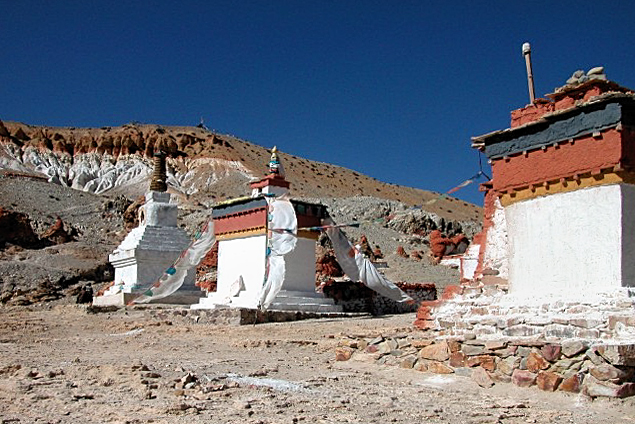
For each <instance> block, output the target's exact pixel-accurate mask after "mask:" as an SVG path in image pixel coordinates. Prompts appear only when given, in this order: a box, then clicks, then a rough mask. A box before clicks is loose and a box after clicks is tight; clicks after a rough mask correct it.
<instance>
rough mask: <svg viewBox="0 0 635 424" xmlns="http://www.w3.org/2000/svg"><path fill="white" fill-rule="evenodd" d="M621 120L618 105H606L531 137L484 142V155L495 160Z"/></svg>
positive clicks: (578, 135)
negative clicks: (491, 142) (490, 142)
mask: <svg viewBox="0 0 635 424" xmlns="http://www.w3.org/2000/svg"><path fill="white" fill-rule="evenodd" d="M621 120H622V105H621V104H619V103H608V104H606V105H605V106H604V107H603V108H601V109H597V110H593V111H581V112H580V113H579V114H577V115H575V116H572V117H570V118H567V119H563V120H560V121H555V122H551V123H548V124H547V126H546V127H542V128H540V129H537V131H535V132H533V133H531V134H524V135H522V136H519V137H515V138H513V139H511V140H500V141H497V142H494V143H493V144H489V145H487V142H486V146H485V154H486V155H487V157H488V158H489V159H498V158H501V157H504V156H509V155H513V154H515V153H522V152H524V151H526V150H533V149H538V148H541V147H542V146H548V145H551V144H553V143H557V142H561V141H565V140H568V139H570V138H575V137H580V136H582V135H585V134H591V133H593V132H596V131H601V130H603V129H606V128H610V127H614V126H615V125H617V124H618V123H619V122H620V121H621ZM510 135H511V134H510Z"/></svg>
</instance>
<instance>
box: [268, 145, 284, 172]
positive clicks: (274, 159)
mask: <svg viewBox="0 0 635 424" xmlns="http://www.w3.org/2000/svg"><path fill="white" fill-rule="evenodd" d="M269 174H270V175H278V176H280V177H284V169H283V168H282V163H280V159H278V149H277V148H276V146H273V149H271V159H269Z"/></svg>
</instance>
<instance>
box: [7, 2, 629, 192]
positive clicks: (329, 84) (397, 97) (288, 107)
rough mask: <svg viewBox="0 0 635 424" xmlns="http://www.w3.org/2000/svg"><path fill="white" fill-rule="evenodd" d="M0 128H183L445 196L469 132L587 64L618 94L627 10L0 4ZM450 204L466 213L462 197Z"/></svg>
mask: <svg viewBox="0 0 635 424" xmlns="http://www.w3.org/2000/svg"><path fill="white" fill-rule="evenodd" d="M0 6H1V7H2V13H0V34H1V35H0V63H1V64H2V65H1V66H0V98H1V99H2V101H1V102H0V119H2V120H13V121H21V122H25V123H28V124H32V125H51V126H98V127H99V126H105V125H113V126H114V125H121V124H125V123H128V122H130V121H140V122H145V123H156V124H161V125H196V124H197V123H198V122H199V120H200V118H201V117H203V118H204V119H205V123H206V124H207V125H208V127H210V128H213V129H216V130H217V131H218V132H221V133H227V134H233V135H235V136H237V137H240V138H243V139H246V140H248V141H251V142H253V143H256V144H259V145H262V146H266V147H270V146H273V145H277V146H278V147H279V149H280V150H282V151H284V152H287V153H290V154H295V155H299V156H303V157H306V158H309V159H313V160H318V161H324V162H330V163H334V164H337V165H341V166H345V167H347V168H351V169H355V170H357V171H359V172H362V173H364V174H367V175H370V176H372V177H375V178H377V179H379V180H382V181H386V182H389V183H395V184H403V185H408V186H413V187H419V188H423V189H429V190H435V191H439V192H444V191H446V190H449V189H450V188H452V187H453V186H455V185H457V184H459V183H460V182H461V181H463V180H464V179H466V178H468V177H470V176H471V175H473V174H474V173H475V172H477V171H478V155H477V153H476V152H475V151H474V150H472V149H471V148H470V137H471V136H474V135H481V134H483V133H486V132H489V131H492V130H496V129H502V128H506V127H508V126H509V112H510V111H511V110H512V109H516V108H519V107H523V106H524V105H525V104H526V103H527V102H528V95H527V82H526V74H525V65H524V60H523V57H522V54H521V45H522V43H523V42H525V41H529V42H531V44H532V53H533V56H532V58H533V65H534V78H535V83H536V93H537V95H539V96H541V95H543V94H545V93H549V92H552V91H553V89H554V88H555V87H557V86H560V85H562V84H563V83H564V81H565V80H566V79H567V78H568V77H569V76H570V75H571V74H572V73H573V72H574V71H575V70H576V69H584V70H588V69H589V68H591V67H594V66H598V65H603V66H605V68H606V72H607V75H608V77H609V78H610V79H612V80H614V81H616V82H618V83H620V84H622V85H625V86H628V87H631V88H635V72H634V71H635V66H634V65H635V54H633V46H635V26H633V23H632V22H633V17H634V16H635V2H632V1H626V0H625V1H603V2H597V1H584V0H578V1H575V2H554V1H533V2H516V1H505V2H503V1H499V2H493V1H492V2H488V1H302V0H296V1H282V0H279V1H275V0H269V1H265V0H259V1H226V2H225V1H201V2H194V1H178V2H176V1H174V2H168V1H155V2H145V1H134V2H124V1H103V2H101V1H88V0H87V1H56V2H51V1H13V0H0ZM456 196H457V197H460V198H463V199H465V200H468V201H472V202H475V203H482V194H480V193H479V192H478V191H477V190H476V185H473V186H470V187H468V188H467V189H464V190H462V191H459V192H458V193H456Z"/></svg>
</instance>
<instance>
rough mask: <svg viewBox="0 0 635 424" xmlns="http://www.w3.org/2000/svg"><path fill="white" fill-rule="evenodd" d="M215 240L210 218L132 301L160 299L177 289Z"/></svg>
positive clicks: (212, 223) (143, 301) (144, 301)
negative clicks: (147, 287) (155, 280)
mask: <svg viewBox="0 0 635 424" xmlns="http://www.w3.org/2000/svg"><path fill="white" fill-rule="evenodd" d="M215 242H216V238H215V237H214V221H212V220H211V219H210V220H209V222H208V223H207V224H206V225H205V227H203V229H202V230H201V231H200V232H198V233H197V234H196V235H195V236H194V241H193V242H192V244H190V247H188V248H187V249H186V250H185V251H183V253H181V256H179V258H178V259H177V260H176V261H175V262H174V265H172V266H171V267H170V268H168V269H167V270H166V271H165V272H164V273H163V275H162V276H161V278H159V281H157V282H156V283H154V284H153V285H152V287H150V288H149V289H148V290H146V291H144V292H143V293H142V294H141V295H140V296H139V297H136V298H135V299H134V300H133V302H134V303H147V302H150V301H151V300H156V299H162V298H164V297H167V296H169V295H171V294H172V293H174V292H175V291H177V290H178V289H179V288H180V287H181V286H182V285H183V282H184V281H185V277H186V276H187V273H188V272H189V271H190V270H191V269H192V268H195V267H197V266H198V264H199V263H200V262H201V260H203V258H204V257H205V255H207V252H209V251H210V250H211V249H212V247H213V246H214V243H215Z"/></svg>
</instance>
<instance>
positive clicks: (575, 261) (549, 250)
mask: <svg viewBox="0 0 635 424" xmlns="http://www.w3.org/2000/svg"><path fill="white" fill-rule="evenodd" d="M634 212H635V187H634V186H632V185H630V184H613V185H601V186H596V187H589V188H585V189H581V190H576V191H572V192H567V193H558V194H553V195H549V196H544V197H537V198H534V199H530V200H525V201H521V202H517V203H514V204H512V205H509V206H507V207H506V208H505V217H506V224H507V231H508V234H509V282H510V293H511V294H521V295H522V294H526V295H527V296H531V297H536V296H542V295H558V296H560V297H562V298H567V297H579V296H580V295H581V294H584V293H587V294H590V293H593V292H605V291H611V290H614V289H618V288H620V287H635V221H634V220H633V219H629V217H632V216H633V213H634Z"/></svg>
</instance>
